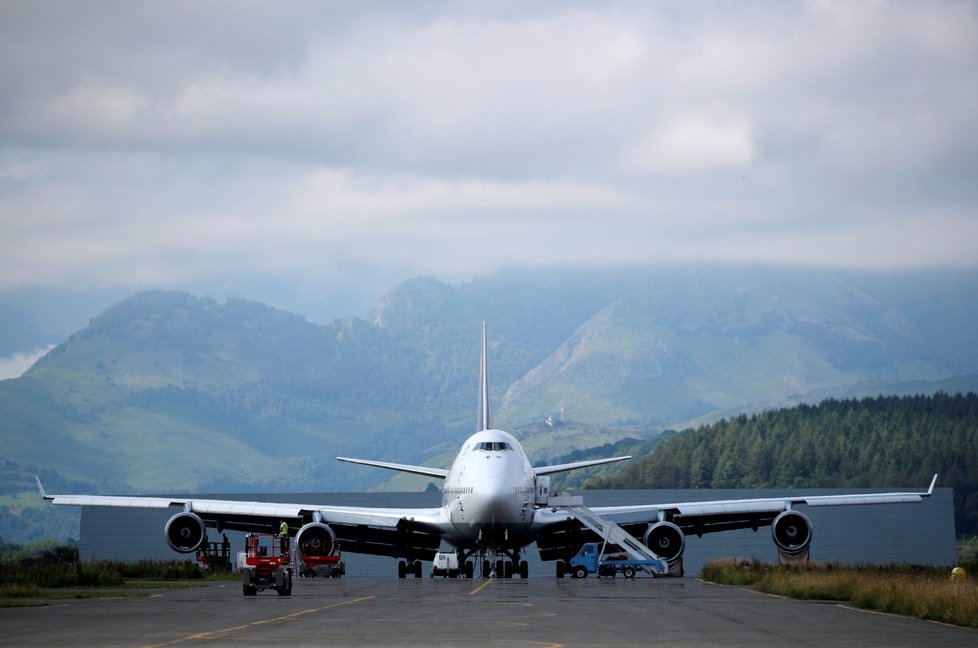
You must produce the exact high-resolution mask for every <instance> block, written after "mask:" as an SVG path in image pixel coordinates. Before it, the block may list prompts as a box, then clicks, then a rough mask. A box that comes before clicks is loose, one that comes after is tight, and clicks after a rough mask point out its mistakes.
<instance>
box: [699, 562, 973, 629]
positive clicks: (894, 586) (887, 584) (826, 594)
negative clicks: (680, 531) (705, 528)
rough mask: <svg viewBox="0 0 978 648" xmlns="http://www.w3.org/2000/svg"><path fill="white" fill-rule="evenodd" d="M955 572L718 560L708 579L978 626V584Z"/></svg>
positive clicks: (709, 565) (707, 572) (712, 564)
mask: <svg viewBox="0 0 978 648" xmlns="http://www.w3.org/2000/svg"><path fill="white" fill-rule="evenodd" d="M949 573H950V569H937V568H932V567H920V566H914V565H886V566H868V565H867V566H858V567H840V566H838V565H834V564H825V565H817V564H809V565H801V566H779V567H775V566H773V565H770V564H768V563H762V562H759V561H757V560H713V561H710V562H708V563H707V564H706V565H704V566H703V573H702V576H703V579H704V580H708V581H712V582H715V583H722V584H726V585H744V586H749V587H752V588H754V589H756V590H758V591H761V592H766V593H769V594H780V595H782V596H788V597H791V598H797V599H815V600H830V601H848V602H849V603H852V604H853V605H855V606H856V607H860V608H865V609H869V610H879V611H880V612H889V613H892V614H901V615H905V616H913V617H917V618H919V619H927V620H931V621H940V622H942V623H950V624H953V625H960V626H969V627H972V628H978V581H976V580H975V578H974V577H973V576H971V575H969V576H967V577H965V578H962V579H955V580H952V579H951V578H950V576H949Z"/></svg>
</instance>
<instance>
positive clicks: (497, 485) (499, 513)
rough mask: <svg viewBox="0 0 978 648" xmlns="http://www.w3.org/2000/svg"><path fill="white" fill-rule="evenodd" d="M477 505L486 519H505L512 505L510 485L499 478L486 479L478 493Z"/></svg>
mask: <svg viewBox="0 0 978 648" xmlns="http://www.w3.org/2000/svg"><path fill="white" fill-rule="evenodd" d="M477 492H478V493H479V503H480V504H481V507H480V508H481V509H482V512H483V514H484V515H485V516H486V518H487V519H488V518H490V517H492V518H495V519H497V520H498V519H505V518H506V517H507V514H508V511H509V508H510V505H511V504H512V501H511V500H512V499H513V498H512V497H511V492H512V485H510V484H508V483H507V482H505V481H504V480H502V479H500V478H499V477H487V478H486V479H484V480H483V481H482V484H481V485H480V487H479V489H478V491H477Z"/></svg>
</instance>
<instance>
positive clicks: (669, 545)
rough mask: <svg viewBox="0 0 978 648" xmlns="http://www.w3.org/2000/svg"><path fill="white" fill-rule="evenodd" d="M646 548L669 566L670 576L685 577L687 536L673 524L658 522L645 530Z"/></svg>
mask: <svg viewBox="0 0 978 648" xmlns="http://www.w3.org/2000/svg"><path fill="white" fill-rule="evenodd" d="M642 542H644V543H645V546H646V547H648V548H649V549H651V550H652V553H654V554H655V555H657V556H658V557H659V558H662V559H663V560H665V561H666V563H667V564H668V565H669V575H670V576H682V575H683V551H684V550H685V549H686V535H685V534H684V533H683V530H682V529H680V528H679V527H678V526H676V525H675V524H673V523H672V522H656V523H655V524H653V525H651V526H649V528H648V529H646V530H645V535H644V536H643V537H642Z"/></svg>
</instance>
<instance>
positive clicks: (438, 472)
mask: <svg viewBox="0 0 978 648" xmlns="http://www.w3.org/2000/svg"><path fill="white" fill-rule="evenodd" d="M336 460H337V461H346V462H348V463H354V464H362V465H364V466H373V467H375V468H386V469H388V470H400V471H401V472H406V473H414V474H415V475H424V476H425V477H435V478H437V479H445V478H446V477H448V469H447V468H429V467H428V466H410V465H408V464H399V463H389V462H387V461H374V460H372V459H351V458H349V457H337V458H336Z"/></svg>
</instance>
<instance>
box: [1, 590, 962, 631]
mask: <svg viewBox="0 0 978 648" xmlns="http://www.w3.org/2000/svg"><path fill="white" fill-rule="evenodd" d="M0 645H3V646H66V645H71V646H99V647H105V648H112V647H117V646H127V647H128V646H143V647H150V646H153V647H157V646H158V647H162V646H176V647H180V646H200V645H206V646H209V647H210V646H262V647H267V646H273V645H274V646H289V647H291V646H314V645H330V646H424V647H427V648H434V647H441V646H463V645H464V646H514V647H517V646H553V647H557V646H609V647H610V646H616V647H626V646H636V647H637V646H648V645H664V646H716V645H725V646H751V647H758V646H784V645H812V646H815V645H817V646H827V645H828V646H860V647H864V646H881V647H883V646H885V647H887V648H892V647H895V646H922V645H926V646H928V648H941V647H944V646H974V645H978V630H973V629H967V628H956V627H951V626H945V625H941V624H936V623H931V622H927V621H920V620H917V619H909V618H904V617H897V616H890V615H883V614H877V613H871V612H864V611H858V610H854V609H851V608H849V607H846V606H842V605H838V604H836V603H828V602H807V601H792V600H788V599H783V598H779V597H773V596H767V595H764V594H758V593H756V592H752V591H749V590H745V589H742V588H739V587H730V586H719V585H713V584H710V583H704V582H702V581H699V580H696V579H692V578H686V579H655V580H652V579H649V578H636V579H634V580H630V581H629V580H625V579H622V578H617V579H596V578H593V577H591V578H587V579H583V580H577V579H562V580H557V579H555V578H536V579H533V578H531V579H529V580H525V581H524V580H520V579H513V580H499V579H492V580H480V579H475V580H445V579H428V578H423V579H418V580H414V579H406V580H397V579H373V578H369V579H368V578H345V579H336V580H320V579H310V580H300V581H298V582H297V583H296V585H295V589H294V593H293V595H292V596H291V597H279V596H277V595H276V594H275V592H273V591H268V592H263V593H261V594H259V595H258V596H256V597H248V598H245V597H244V596H242V594H241V587H240V585H238V584H237V583H233V582H227V583H212V584H208V585H207V586H206V587H203V588H192V589H154V590H149V591H148V596H145V597H135V598H134V597H124V598H99V599H84V600H66V601H57V602H53V603H52V604H51V605H50V606H48V607H43V608H8V609H0Z"/></svg>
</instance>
